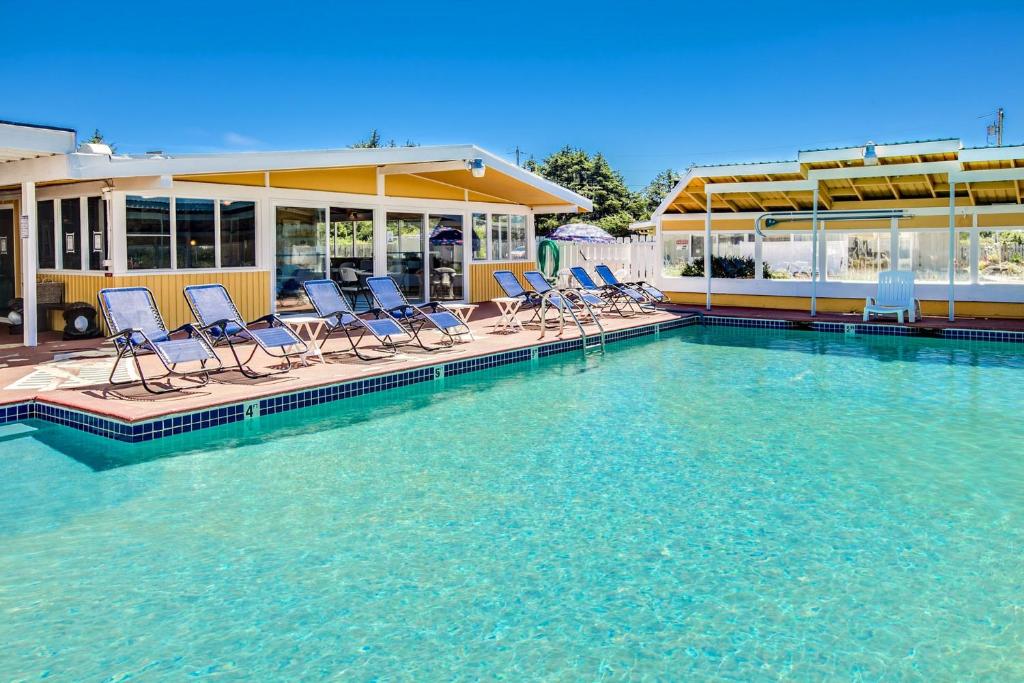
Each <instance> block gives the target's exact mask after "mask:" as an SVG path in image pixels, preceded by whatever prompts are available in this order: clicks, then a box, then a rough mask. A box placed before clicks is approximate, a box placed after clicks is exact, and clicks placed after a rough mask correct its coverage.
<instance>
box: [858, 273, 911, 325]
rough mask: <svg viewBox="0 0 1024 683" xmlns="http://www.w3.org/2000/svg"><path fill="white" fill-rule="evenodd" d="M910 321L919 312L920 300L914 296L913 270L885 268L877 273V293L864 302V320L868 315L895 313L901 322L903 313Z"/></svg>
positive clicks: (865, 320)
mask: <svg viewBox="0 0 1024 683" xmlns="http://www.w3.org/2000/svg"><path fill="white" fill-rule="evenodd" d="M904 312H906V313H907V318H908V320H909V321H910V322H915V321H916V320H917V318H918V317H920V314H921V302H920V301H918V300H917V299H915V298H914V271H912V270H885V271H882V272H881V273H879V274H878V293H877V294H876V295H875V296H873V297H871V296H869V297H868V298H867V299H866V300H865V302H864V322H867V321H868V318H869V316H870V315H871V314H872V313H873V314H875V315H895V316H896V320H897V321H898V322H900V323H902V322H903V313H904Z"/></svg>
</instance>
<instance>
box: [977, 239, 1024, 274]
mask: <svg viewBox="0 0 1024 683" xmlns="http://www.w3.org/2000/svg"><path fill="white" fill-rule="evenodd" d="M978 281H979V282H1001V283H1020V282H1024V228H1014V229H1010V230H982V231H981V232H979V233H978Z"/></svg>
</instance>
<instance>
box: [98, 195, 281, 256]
mask: <svg viewBox="0 0 1024 683" xmlns="http://www.w3.org/2000/svg"><path fill="white" fill-rule="evenodd" d="M128 197H141V198H143V199H147V198H153V199H155V198H164V197H166V198H167V199H168V203H169V206H170V228H171V242H170V250H171V259H170V261H171V264H170V267H169V268H131V267H129V265H128V261H127V246H128V216H127V210H126V209H127V201H128ZM179 197H180V198H181V199H193V200H200V201H210V202H213V249H214V265H213V266H212V267H203V268H179V267H178V199H179ZM225 201H230V202H249V203H251V204H252V205H253V218H254V227H253V231H254V235H253V239H254V249H255V253H254V256H255V258H254V264H253V265H251V266H224V265H221V263H222V254H221V204H222V202H225ZM118 206H119V209H120V211H121V215H122V217H123V221H122V228H123V229H122V230H121V231H120V236H121V238H122V240H123V241H122V253H121V255H120V257H119V258H120V259H121V261H122V262H121V263H120V268H119V270H122V271H123V272H125V273H150V274H152V273H210V272H219V271H227V272H245V271H252V270H259V269H260V262H261V253H262V252H261V249H262V248H263V242H262V236H261V234H260V231H261V229H262V202H261V200H259V199H254V198H252V197H235V196H230V195H222V194H217V193H203V192H175V191H173V190H168V191H126V192H124V193H123V194H122V195H121V196H120V197H119V199H118ZM108 258H109V247H108Z"/></svg>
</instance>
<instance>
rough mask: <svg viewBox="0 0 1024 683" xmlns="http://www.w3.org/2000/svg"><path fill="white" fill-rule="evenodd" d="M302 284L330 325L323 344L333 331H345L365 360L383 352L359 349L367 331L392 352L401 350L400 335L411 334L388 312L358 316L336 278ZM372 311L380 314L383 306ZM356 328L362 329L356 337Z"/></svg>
mask: <svg viewBox="0 0 1024 683" xmlns="http://www.w3.org/2000/svg"><path fill="white" fill-rule="evenodd" d="M302 286H303V287H304V288H305V290H306V296H307V297H309V301H310V303H311V304H313V308H314V309H316V314H317V315H318V316H320V317H321V318H323V319H324V324H325V326H326V327H327V336H326V337H324V341H323V345H326V344H327V340H328V339H330V338H331V335H332V334H334V333H335V332H338V331H341V332H344V333H345V337H347V338H348V343H349V345H350V346H351V347H352V353H354V354H356V356H357V357H359V358H360V359H362V360H375V359H377V358H380V356H367V355H364V354H363V353H362V352H361V351H360V350H359V342H361V341H362V340H363V337H364V336H366V333H367V332H369V333H370V334H371V335H373V336H374V337H375V338H376V339H377V341H379V342H380V343H381V346H382V347H383V348H384V349H385V350H387V351H388V353H389V354H390V355H394V354H395V353H397V352H398V344H397V342H396V341H395V338H396V337H409V336H411V335H410V334H409V333H408V332H406V330H405V328H404V327H402V326H401V325H399V324H398V322H397V321H396V320H394V319H393V318H392V317H390V316H388V315H386V314H385V315H384V316H383V317H379V318H378V319H376V320H364V319H362V318H360V317H359V316H357V315H356V314H355V312H354V311H353V310H352V307H351V305H350V304H349V302H348V299H347V298H346V297H345V295H344V294H343V293H342V291H341V289H340V288H339V287H338V283H337V282H335V281H334V280H306V281H305V282H303V283H302ZM368 312H369V313H374V314H377V315H379V314H380V313H382V311H381V310H380V309H371V310H370V311H368ZM353 332H358V333H359V336H358V337H356V338H353V336H352V333H353Z"/></svg>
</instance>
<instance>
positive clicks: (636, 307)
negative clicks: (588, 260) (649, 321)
mask: <svg viewBox="0 0 1024 683" xmlns="http://www.w3.org/2000/svg"><path fill="white" fill-rule="evenodd" d="M569 274H570V275H572V277H573V279H574V280H576V282H578V283H579V284H580V290H581V291H584V292H592V293H593V294H594V295H595V296H598V297H600V298H602V299H603V300H604V301H605V302H607V304H608V306H610V307H611V309H612V311H614V312H615V313H617V314H619V315H621V316H622V317H624V318H625V317H631V316H634V315H636V314H637V313H646V312H649V310H648V309H644V308H642V307H641V305H640V304H639V303H637V302H636V301H635V300H634V299H633V298H632V297H630V296H629V294H627V293H626V290H624V289H621V288H619V287H614V286H612V285H608V284H605V285H599V284H597V283H596V282H594V278H592V277H590V273H588V272H587V270H586V268H584V267H583V266H573V267H571V268H569Z"/></svg>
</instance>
